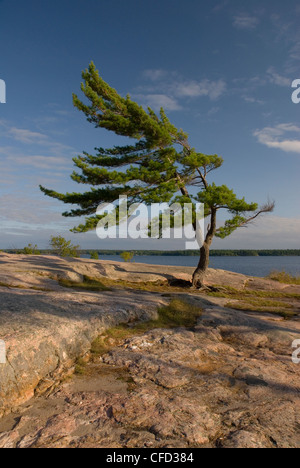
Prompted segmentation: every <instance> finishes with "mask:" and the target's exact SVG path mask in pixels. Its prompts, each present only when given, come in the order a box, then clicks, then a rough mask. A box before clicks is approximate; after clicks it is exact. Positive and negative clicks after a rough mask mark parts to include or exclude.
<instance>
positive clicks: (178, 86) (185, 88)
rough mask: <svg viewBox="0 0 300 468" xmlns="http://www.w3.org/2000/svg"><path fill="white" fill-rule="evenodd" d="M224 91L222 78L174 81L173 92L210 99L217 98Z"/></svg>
mask: <svg viewBox="0 0 300 468" xmlns="http://www.w3.org/2000/svg"><path fill="white" fill-rule="evenodd" d="M225 91H226V83H225V81H224V80H222V79H221V80H217V81H210V80H207V79H205V80H201V81H186V82H178V83H174V92H175V94H176V95H177V96H179V97H201V96H207V97H209V98H210V99H211V100H212V101H214V100H216V99H218V98H219V97H220V96H222V94H224V92H225Z"/></svg>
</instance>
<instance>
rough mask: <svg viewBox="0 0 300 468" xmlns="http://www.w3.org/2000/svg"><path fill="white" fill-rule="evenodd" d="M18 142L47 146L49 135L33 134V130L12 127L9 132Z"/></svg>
mask: <svg viewBox="0 0 300 468" xmlns="http://www.w3.org/2000/svg"><path fill="white" fill-rule="evenodd" d="M8 133H9V134H10V135H11V136H12V137H13V138H14V140H16V141H20V142H21V143H30V144H32V143H36V144H45V143H46V142H47V139H48V137H47V135H44V134H42V133H38V132H32V131H31V130H26V129H21V128H16V127H12V128H11V129H10V130H9V132H8Z"/></svg>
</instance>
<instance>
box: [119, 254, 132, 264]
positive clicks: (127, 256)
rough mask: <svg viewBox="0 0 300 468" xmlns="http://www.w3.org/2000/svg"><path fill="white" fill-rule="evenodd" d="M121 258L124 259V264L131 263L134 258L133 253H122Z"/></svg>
mask: <svg viewBox="0 0 300 468" xmlns="http://www.w3.org/2000/svg"><path fill="white" fill-rule="evenodd" d="M121 257H122V258H123V260H124V262H131V260H132V259H133V257H134V253H133V252H122V253H121Z"/></svg>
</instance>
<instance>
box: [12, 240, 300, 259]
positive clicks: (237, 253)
mask: <svg viewBox="0 0 300 468" xmlns="http://www.w3.org/2000/svg"><path fill="white" fill-rule="evenodd" d="M72 247H73V246H72ZM74 247H75V248H76V256H81V255H90V256H91V258H93V259H95V260H97V259H98V258H99V257H101V256H103V255H122V254H123V253H124V250H96V249H95V250H91V249H89V250H82V249H78V246H74ZM3 252H7V253H14V254H18V253H28V254H36V253H38V254H41V255H53V253H54V251H53V249H45V250H38V251H37V246H36V245H35V246H33V245H32V244H29V245H28V247H25V248H24V249H22V250H20V249H4V250H3ZM130 252H131V253H132V254H134V256H135V257H140V256H145V255H147V256H162V257H170V256H178V257H197V256H199V251H198V250H171V251H169V250H168V251H166V250H132V251H130ZM211 256H212V257H286V256H289V257H295V256H300V249H299V250H297V249H290V250H278V249H276V250H275V249H274V250H212V251H211Z"/></svg>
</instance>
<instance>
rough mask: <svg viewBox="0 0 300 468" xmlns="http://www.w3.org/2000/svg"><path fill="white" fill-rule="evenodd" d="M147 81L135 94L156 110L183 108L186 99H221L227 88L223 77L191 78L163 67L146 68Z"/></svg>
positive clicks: (144, 74) (145, 76)
mask: <svg viewBox="0 0 300 468" xmlns="http://www.w3.org/2000/svg"><path fill="white" fill-rule="evenodd" d="M142 76H143V79H144V80H145V83H144V84H143V85H141V86H139V88H138V89H137V91H136V92H135V93H134V94H133V96H134V97H135V98H136V99H138V100H139V101H140V102H142V103H143V104H146V105H149V106H150V107H152V108H153V109H154V110H157V109H158V108H160V107H164V108H165V109H166V110H169V111H177V110H181V109H182V108H183V107H184V105H183V104H184V102H183V101H184V100H185V101H186V100H187V99H191V98H193V99H196V98H201V97H207V98H209V99H210V100H212V101H216V100H217V99H219V98H220V97H221V96H222V95H223V94H224V93H225V92H226V89H227V84H226V82H225V81H224V80H223V79H219V80H209V79H208V78H204V79H202V80H199V81H197V80H191V79H186V78H184V77H182V76H181V75H180V74H178V73H176V72H172V71H170V72H169V71H166V70H162V69H154V70H145V71H144V72H143V73H142Z"/></svg>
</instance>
